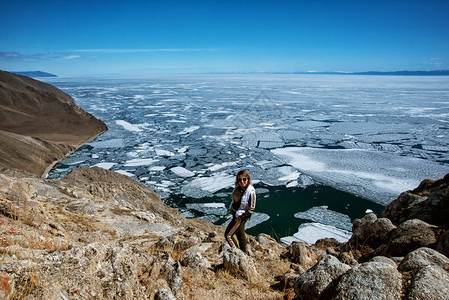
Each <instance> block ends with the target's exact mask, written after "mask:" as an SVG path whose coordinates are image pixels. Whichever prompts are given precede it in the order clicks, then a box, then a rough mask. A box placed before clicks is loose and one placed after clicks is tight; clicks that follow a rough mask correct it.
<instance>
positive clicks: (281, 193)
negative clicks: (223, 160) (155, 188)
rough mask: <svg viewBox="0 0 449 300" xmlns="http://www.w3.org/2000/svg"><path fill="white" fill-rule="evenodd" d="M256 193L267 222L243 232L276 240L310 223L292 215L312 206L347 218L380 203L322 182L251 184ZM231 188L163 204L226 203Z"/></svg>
mask: <svg viewBox="0 0 449 300" xmlns="http://www.w3.org/2000/svg"><path fill="white" fill-rule="evenodd" d="M254 186H255V188H256V191H261V192H260V193H259V192H258V194H257V206H256V211H257V212H261V213H265V214H267V215H269V216H270V219H269V220H268V221H265V222H263V223H261V224H259V225H256V226H254V227H252V228H250V229H247V230H246V232H247V233H249V234H251V235H257V234H259V233H266V234H269V235H271V236H272V237H274V238H276V239H279V238H280V237H284V236H290V235H293V234H294V233H296V232H297V229H298V227H299V225H301V224H302V223H306V222H310V221H307V220H302V219H297V218H295V217H294V214H295V213H297V212H303V211H306V210H308V209H310V208H312V207H315V206H323V205H327V206H328V209H329V210H332V211H336V212H340V213H342V214H345V215H348V216H349V217H350V218H351V221H354V219H356V218H362V217H363V216H364V215H365V214H366V213H365V212H366V210H367V209H371V210H372V211H373V212H374V213H375V214H377V215H380V213H381V212H382V211H383V209H384V206H382V205H380V204H376V203H374V202H372V201H369V200H366V199H363V198H359V197H357V196H354V195H352V194H348V193H345V192H342V191H339V190H336V189H334V188H332V187H328V186H322V185H312V186H309V187H307V188H305V189H304V188H300V187H293V188H287V187H285V186H276V187H272V186H266V185H263V184H256V185H254ZM231 193H232V189H228V190H225V191H221V192H220V193H218V196H215V197H205V198H201V199H194V198H189V197H185V196H181V195H173V196H172V197H170V198H169V199H167V200H166V203H167V204H169V205H170V206H172V207H177V208H178V209H180V210H181V211H182V210H183V209H185V207H186V204H188V203H211V202H221V203H225V204H226V207H228V206H229V203H230V199H231V196H230V195H231ZM204 216H206V214H204V213H200V212H195V217H204ZM227 217H229V214H228V215H227V216H221V217H220V218H219V219H218V220H217V221H215V222H214V223H215V224H217V225H222V224H223V223H224V222H226V220H227Z"/></svg>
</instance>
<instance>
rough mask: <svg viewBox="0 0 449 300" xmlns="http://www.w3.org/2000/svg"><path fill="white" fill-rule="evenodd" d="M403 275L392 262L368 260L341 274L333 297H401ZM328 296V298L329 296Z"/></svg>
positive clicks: (331, 296)
mask: <svg viewBox="0 0 449 300" xmlns="http://www.w3.org/2000/svg"><path fill="white" fill-rule="evenodd" d="M401 289H402V275H401V273H399V272H398V270H397V269H396V268H395V267H393V266H392V265H390V264H385V263H380V262H367V263H363V264H360V265H357V266H355V267H353V268H352V269H351V270H349V271H348V272H346V273H345V274H344V275H342V276H341V278H340V280H338V283H337V284H336V286H335V288H334V289H333V291H332V292H331V294H330V295H329V296H327V297H330V298H332V299H342V300H343V299H345V300H348V299H385V300H389V299H401ZM327 297H326V298H327Z"/></svg>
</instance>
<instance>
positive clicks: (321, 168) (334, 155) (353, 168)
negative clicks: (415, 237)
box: [271, 147, 447, 204]
mask: <svg viewBox="0 0 449 300" xmlns="http://www.w3.org/2000/svg"><path fill="white" fill-rule="evenodd" d="M271 151H272V153H274V154H275V155H277V156H278V157H279V158H281V159H283V160H284V161H285V163H287V164H289V165H291V166H293V167H295V168H296V169H298V170H299V171H301V172H303V173H305V174H307V175H309V176H311V177H313V178H314V179H315V180H316V181H318V182H321V183H323V184H326V185H329V186H332V187H334V188H336V189H339V190H343V191H347V192H349V193H352V194H355V195H359V196H362V197H364V198H366V199H370V200H372V201H374V202H377V203H379V204H388V203H390V202H391V201H392V200H393V199H394V198H396V197H398V196H399V194H400V193H401V192H403V191H405V190H410V189H413V188H415V187H417V186H418V184H419V183H420V182H421V180H422V178H441V177H443V176H444V175H445V174H446V173H447V168H446V167H445V166H443V165H440V164H438V163H434V162H431V161H427V160H422V159H417V158H413V157H403V156H397V155H394V154H393V153H384V152H380V151H369V150H361V149H350V150H349V149H338V150H335V149H317V148H309V147H287V148H279V149H274V150H271ZM404 170H408V171H407V172H404Z"/></svg>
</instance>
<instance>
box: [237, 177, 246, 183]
mask: <svg viewBox="0 0 449 300" xmlns="http://www.w3.org/2000/svg"><path fill="white" fill-rule="evenodd" d="M247 180H248V178H239V179H237V181H238V182H246V181H247Z"/></svg>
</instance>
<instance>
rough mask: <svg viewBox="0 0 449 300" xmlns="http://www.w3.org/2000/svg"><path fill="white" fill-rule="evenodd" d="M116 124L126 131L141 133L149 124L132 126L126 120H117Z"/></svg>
mask: <svg viewBox="0 0 449 300" xmlns="http://www.w3.org/2000/svg"><path fill="white" fill-rule="evenodd" d="M115 123H116V124H117V125H120V126H122V127H123V128H124V129H126V130H128V131H134V132H140V131H142V127H145V126H146V125H147V124H131V123H128V122H126V121H124V120H116V121H115Z"/></svg>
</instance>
